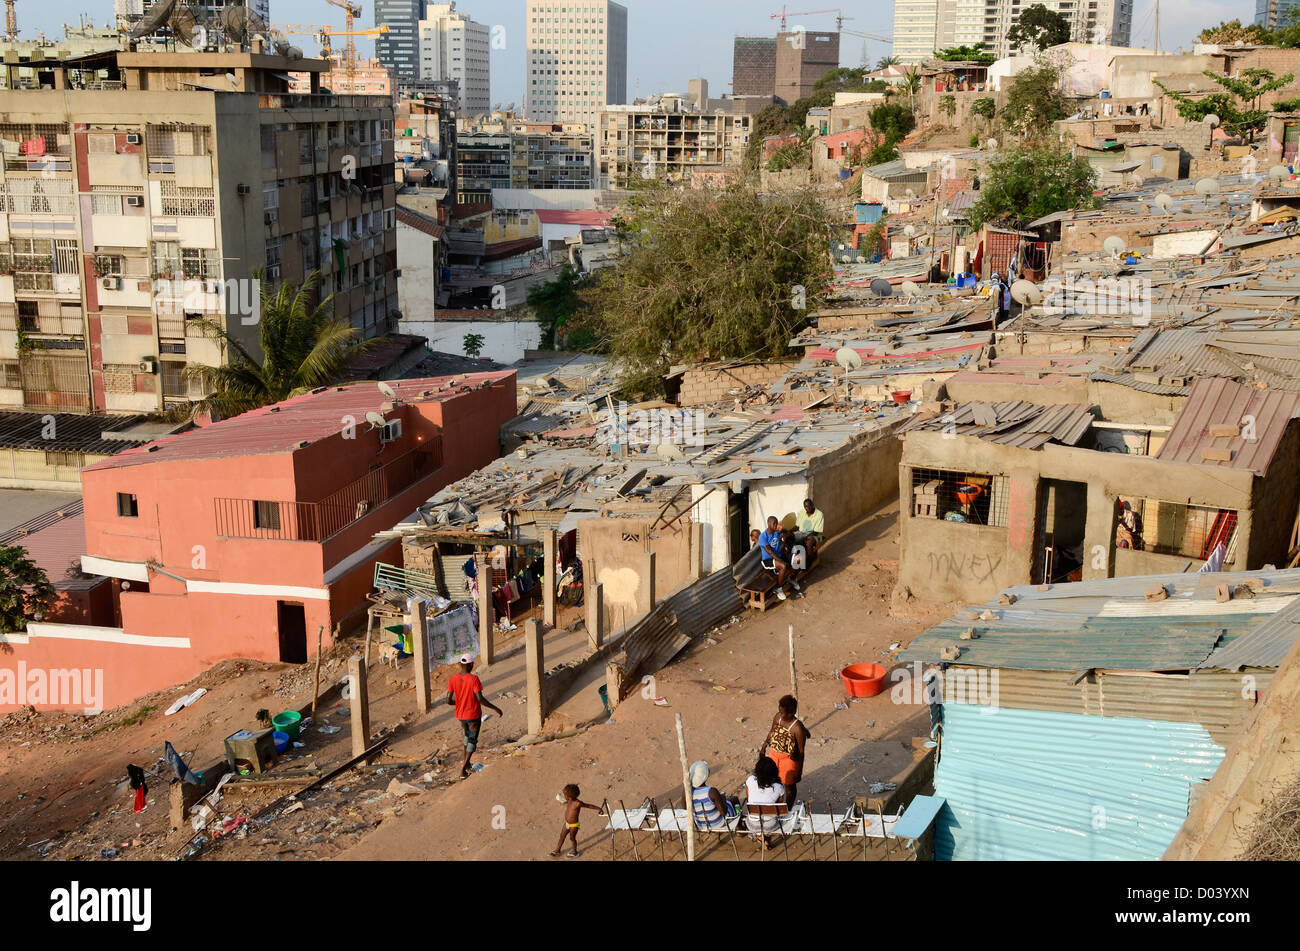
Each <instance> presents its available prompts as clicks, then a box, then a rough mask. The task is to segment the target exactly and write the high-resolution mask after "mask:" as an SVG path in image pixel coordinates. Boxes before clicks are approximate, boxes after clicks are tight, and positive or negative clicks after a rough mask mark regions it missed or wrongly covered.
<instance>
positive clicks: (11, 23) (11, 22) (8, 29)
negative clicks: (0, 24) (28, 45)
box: [5, 0, 18, 42]
mask: <svg viewBox="0 0 1300 951" xmlns="http://www.w3.org/2000/svg"><path fill="white" fill-rule="evenodd" d="M5 39H7V40H9V41H10V42H12V41H14V40H16V39H18V14H17V13H15V12H14V0H5Z"/></svg>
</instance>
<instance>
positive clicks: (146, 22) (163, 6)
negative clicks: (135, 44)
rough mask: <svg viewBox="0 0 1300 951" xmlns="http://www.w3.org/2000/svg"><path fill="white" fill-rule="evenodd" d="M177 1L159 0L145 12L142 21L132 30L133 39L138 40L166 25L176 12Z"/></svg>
mask: <svg viewBox="0 0 1300 951" xmlns="http://www.w3.org/2000/svg"><path fill="white" fill-rule="evenodd" d="M176 2H177V0H158V2H157V3H155V4H154V5H153V6H151V7H150V8H149V9H148V10H146V11H145V12H144V16H143V17H142V18H141V19H140V22H139V23H137V24H136V25H135V28H134V29H133V30H131V39H133V40H138V39H140V38H141V37H143V36H148V35H149V34H150V33H157V32H158V31H159V30H161V29H162V28H163V27H164V26H166V25H167V21H168V20H170V19H171V18H172V14H173V13H175V12H176Z"/></svg>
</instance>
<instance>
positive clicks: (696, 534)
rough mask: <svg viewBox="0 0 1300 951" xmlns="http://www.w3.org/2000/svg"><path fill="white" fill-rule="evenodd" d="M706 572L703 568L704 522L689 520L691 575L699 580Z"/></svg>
mask: <svg viewBox="0 0 1300 951" xmlns="http://www.w3.org/2000/svg"><path fill="white" fill-rule="evenodd" d="M706 573H707V572H706V571H705V568H704V523H703V522H691V577H692V578H694V579H695V580H696V581H699V580H700V579H701V578H703V577H704V575H705V574H706Z"/></svg>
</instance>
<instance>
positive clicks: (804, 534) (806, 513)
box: [794, 499, 826, 562]
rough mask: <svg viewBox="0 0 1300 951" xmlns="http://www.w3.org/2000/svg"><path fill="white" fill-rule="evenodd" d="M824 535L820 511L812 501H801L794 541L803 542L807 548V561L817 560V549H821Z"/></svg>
mask: <svg viewBox="0 0 1300 951" xmlns="http://www.w3.org/2000/svg"><path fill="white" fill-rule="evenodd" d="M825 534H826V516H825V515H823V514H822V512H821V509H819V508H817V506H816V505H814V504H813V500H812V499H804V500H803V515H801V516H799V531H798V532H796V533H795V536H794V537H795V540H796V541H800V542H803V543H804V544H805V545H807V546H808V561H809V562H812V561H814V560H815V559H816V558H817V549H818V548H820V547H821V543H822V538H823V537H824V536H825Z"/></svg>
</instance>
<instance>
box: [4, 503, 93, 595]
mask: <svg viewBox="0 0 1300 951" xmlns="http://www.w3.org/2000/svg"><path fill="white" fill-rule="evenodd" d="M8 545H17V546H18V547H19V548H22V549H25V550H26V552H27V557H28V558H30V559H31V560H32V562H33V563H34V564H35V565H36V566H37V567H38V568H40V569H41V570H42V571H44V572H45V577H46V578H48V579H49V580H50V583H51V584H53V585H54V586H55V587H56V588H60V589H62V590H74V589H86V588H93V587H95V586H96V585H98V584H100V583H102V582H103V580H104V579H103V578H98V577H97V578H81V577H73V578H69V577H68V575H69V572H70V571H71V570H73V569H80V567H81V556H82V555H84V554H85V553H86V519H85V515H84V509H83V505H82V501H81V499H77V500H76V501H75V502H70V503H68V504H67V505H65V506H63V507H62V508H59V509H55V510H53V511H50V512H46V513H45V514H44V515H38V516H37V517H36V518H34V519H30V520H28V521H26V522H24V523H23V524H22V525H18V526H15V527H14V528H11V529H10V530H9V531H7V532H3V533H0V547H5V546H8ZM78 573H79V572H78Z"/></svg>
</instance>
